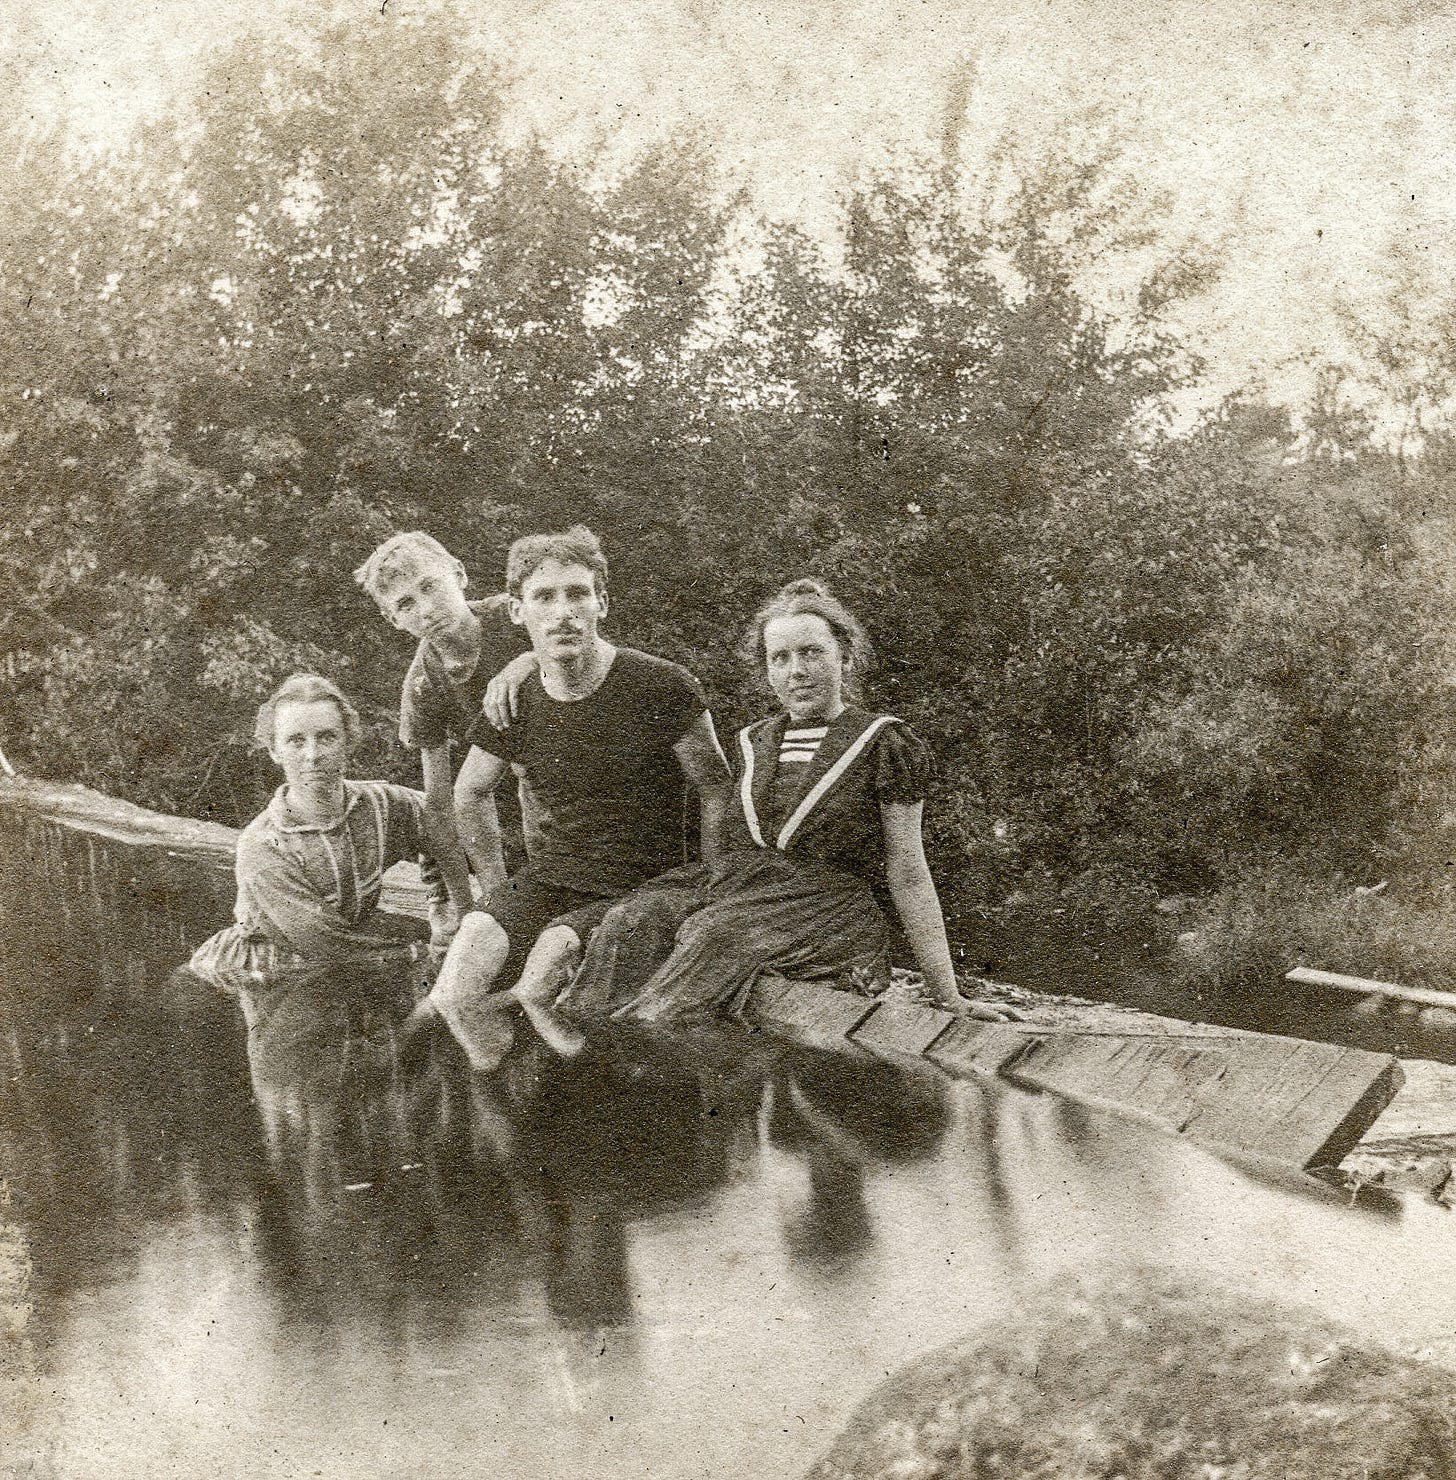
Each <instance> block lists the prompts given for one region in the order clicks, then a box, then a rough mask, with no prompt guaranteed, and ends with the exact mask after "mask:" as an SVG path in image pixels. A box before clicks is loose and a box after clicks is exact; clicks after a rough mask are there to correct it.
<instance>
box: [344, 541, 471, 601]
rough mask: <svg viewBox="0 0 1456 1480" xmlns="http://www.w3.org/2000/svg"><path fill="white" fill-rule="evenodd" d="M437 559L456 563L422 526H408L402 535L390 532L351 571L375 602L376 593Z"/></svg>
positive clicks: (377, 594)
mask: <svg viewBox="0 0 1456 1480" xmlns="http://www.w3.org/2000/svg"><path fill="white" fill-rule="evenodd" d="M438 560H443V561H444V562H445V563H446V564H447V565H455V566H459V565H460V562H459V561H458V560H457V559H456V558H455V557H454V556H453V555H452V554H451V553H450V552H449V551H448V550H447V549H446V548H445V547H444V545H442V544H441V543H440V542H439V540H437V539H436V538H435V537H434V535H432V534H426V533H425V532H424V530H422V529H409V530H406V531H405V532H404V533H403V534H392V535H390V537H389V538H388V539H387V540H385V542H384V543H383V544H382V545H380V546H379V547H378V549H376V550H375V551H374V553H373V554H372V555H371V556H370V557H369V558H368V560H366V561H365V562H364V564H363V565H361V566H360V567H359V569H358V570H356V571H355V572H354V579H355V580H356V581H358V583H359V584H360V585H361V586H362V587H363V588H364V589H365V590H366V591H367V592H368V593H369V594H370V595H371V596H372V597H373V598H374V600H375V602H376V603H378V602H379V598H380V593H381V592H383V591H384V590H385V589H386V588H387V587H389V586H391V585H392V584H393V583H394V582H395V581H397V580H399V578H400V577H401V576H403V575H407V574H408V573H409V572H411V571H412V570H415V569H417V568H418V567H419V566H421V565H424V564H428V563H429V562H431V561H438ZM462 568H463V567H462Z"/></svg>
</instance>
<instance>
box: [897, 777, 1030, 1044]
mask: <svg viewBox="0 0 1456 1480" xmlns="http://www.w3.org/2000/svg"><path fill="white" fill-rule="evenodd" d="M924 805H925V804H924V803H923V802H881V803H880V820H881V823H882V825H883V828H884V838H885V878H886V882H887V883H888V884H889V886H890V898H891V899H892V900H894V902H895V913H896V914H897V915H899V917H900V923H901V924H902V925H903V926H904V927H905V934H906V936H907V937H908V939H909V941H910V948H911V950H913V951H914V952H915V960H916V963H917V964H918V965H919V967H920V970H921V972H922V973H923V975H924V977H925V985H926V988H927V990H928V991H929V992H930V995H931V996H932V997H933V998H934V999H935V1001H936V1003H937V1004H938V1005H939V1006H941V1007H944V1008H946V1009H948V1010H949V1011H951V1012H956V1013H963V1014H965V1015H966V1016H967V1017H974V1018H981V1019H984V1020H986V1021H991V1022H1001V1021H1006V1020H1008V1019H1014V1018H1019V1017H1020V1016H1021V1014H1020V1013H1018V1012H1016V1011H1015V1010H1013V1009H1011V1008H999V1007H992V1006H991V1005H990V1004H989V1003H986V1002H972V1001H969V1000H968V999H966V998H964V997H962V996H961V993H960V988H959V987H958V986H957V985H956V979H955V968H954V967H953V966H952V965H951V959H950V942H949V941H948V940H947V939H946V935H945V916H944V915H942V914H941V910H940V896H939V895H938V894H937V893H936V889H935V881H934V880H933V879H932V878H931V877H930V865H929V864H928V863H927V862H926V861H925V842H924V839H923V838H922V836H921V832H920V814H921V812H922V811H923V810H924Z"/></svg>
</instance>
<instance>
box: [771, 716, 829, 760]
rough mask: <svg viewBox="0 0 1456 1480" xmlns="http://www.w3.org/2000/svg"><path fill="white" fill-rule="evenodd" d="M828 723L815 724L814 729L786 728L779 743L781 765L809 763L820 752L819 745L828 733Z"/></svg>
mask: <svg viewBox="0 0 1456 1480" xmlns="http://www.w3.org/2000/svg"><path fill="white" fill-rule="evenodd" d="M828 732H829V726H828V725H815V726H814V727H813V728H812V729H805V730H785V731H784V738H783V741H782V743H781V744H780V745H779V765H781V766H785V765H788V766H802V765H807V764H808V762H810V761H812V760H813V759H814V757H815V756H816V755H818V753H819V747H820V746H821V745H822V744H823V743H824V736H825V735H826V734H828Z"/></svg>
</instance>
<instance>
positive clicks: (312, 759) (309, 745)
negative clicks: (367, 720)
mask: <svg viewBox="0 0 1456 1480" xmlns="http://www.w3.org/2000/svg"><path fill="white" fill-rule="evenodd" d="M268 753H269V754H270V755H271V756H272V757H273V759H274V761H276V762H277V764H278V765H279V766H281V767H282V768H283V777H284V779H285V780H286V781H287V782H288V784H289V786H290V787H296V788H298V789H300V790H302V791H311V792H319V793H321V794H322V793H327V792H329V791H331V790H332V789H333V788H334V787H336V786H337V785H338V784H339V782H340V781H342V780H343V777H344V766H345V765H346V763H347V762H348V759H349V732H348V727H347V726H346V725H345V724H344V716H343V715H342V714H341V713H340V712H339V706H338V705H337V704H335V703H334V701H333V700H332V699H305V700H297V699H289V700H285V702H284V703H282V704H280V705H279V706H278V708H277V710H276V711H275V713H274V715H273V743H272V745H270V746H269V747H268Z"/></svg>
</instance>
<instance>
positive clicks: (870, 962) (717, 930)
mask: <svg viewBox="0 0 1456 1480" xmlns="http://www.w3.org/2000/svg"><path fill="white" fill-rule="evenodd" d="M788 725H789V717H788V716H787V715H786V714H778V715H775V716H773V717H772V718H770V719H766V720H761V721H759V722H758V723H757V724H753V725H749V726H747V727H746V728H745V729H743V730H742V731H740V732H739V735H738V744H737V746H736V754H735V756H734V763H735V776H734V804H733V806H732V808H731V809H730V812H729V816H728V820H727V824H726V828H725V848H724V852H723V854H722V856H721V857H720V858H719V859H718V860H717V861H716V862H715V863H713V864H701V865H697V866H695V867H693V868H689V869H680V870H677V871H675V872H674V873H671V874H666V875H664V876H663V877H662V878H660V879H657V880H654V881H653V882H652V883H651V884H648V885H646V886H644V887H643V888H642V889H640V890H638V891H637V892H636V893H634V894H632V895H629V896H628V897H627V898H626V899H624V900H622V901H621V902H620V903H619V904H617V905H616V906H614V907H613V909H612V910H611V911H610V913H609V914H608V915H607V917H606V919H605V920H604V921H603V923H602V925H601V927H600V928H599V929H598V930H597V932H596V934H595V935H593V937H592V940H591V944H590V945H589V947H588V948H587V952H586V956H585V958H584V959H583V961H582V965H581V970H580V971H579V972H578V974H577V976H576V978H575V980H574V981H573V983H572V985H571V986H570V987H569V988H568V990H567V991H566V993H564V994H563V996H562V998H561V999H560V1005H561V1006H562V1007H563V1008H565V1009H568V1010H570V1011H573V1012H577V1013H581V1014H583V1015H590V1014H600V1013H605V1012H613V1013H614V1015H615V1016H617V1017H619V1018H630V1019H635V1020H638V1021H644V1022H688V1021H694V1020H702V1019H708V1018H714V1017H718V1016H720V1015H721V1014H722V1013H723V1012H725V1011H728V1012H732V1011H734V1010H736V1009H737V1007H738V1006H739V1005H740V1003H741V998H742V995H743V993H744V992H745V990H746V989H747V988H748V987H749V986H750V985H751V984H752V983H753V981H754V980H755V979H756V978H757V977H758V976H760V975H762V974H765V973H772V974H775V975H780V976H786V977H791V978H794V979H796V980H820V981H824V980H843V979H844V978H851V977H852V978H855V979H857V980H860V981H863V982H865V983H866V984H869V985H876V986H877V985H880V984H882V983H883V982H884V981H885V980H886V979H887V978H888V974H889V957H888V925H887V922H886V920H885V917H884V914H883V912H882V911H881V909H880V907H879V905H878V903H877V902H876V900H875V897H874V893H873V892H872V888H871V885H872V884H874V883H882V882H883V879H884V869H885V860H884V826H883V822H882V819H881V814H880V805H881V803H882V802H903V803H915V802H919V801H923V800H924V798H925V793H926V789H927V787H928V785H929V782H930V778H931V775H932V771H933V762H932V759H931V756H930V752H929V750H928V748H927V747H926V746H925V744H924V742H923V741H922V740H921V739H920V738H919V736H917V735H916V734H915V732H914V731H913V730H911V729H910V728H909V726H908V725H905V724H904V723H902V722H901V721H900V720H897V719H895V718H894V717H893V716H891V715H882V714H871V713H868V712H867V711H865V710H863V709H859V708H855V707H849V708H846V709H845V710H844V711H843V712H842V713H841V714H840V715H839V716H838V717H837V718H836V719H835V720H834V721H833V722H832V723H830V724H829V726H828V727H827V730H826V733H825V736H824V739H823V741H822V742H821V743H820V745H819V749H818V751H817V753H816V754H815V756H814V759H813V760H812V761H811V762H810V763H809V764H808V765H807V766H806V767H804V768H803V769H804V771H805V772H806V774H805V775H804V776H803V778H802V780H801V781H800V782H799V784H798V785H797V786H794V787H791V788H788V789H787V790H786V789H785V788H784V787H781V786H779V785H778V784H777V783H778V768H779V749H780V745H781V742H782V740H783V736H784V731H785V729H787V728H788ZM796 769H797V768H796Z"/></svg>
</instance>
